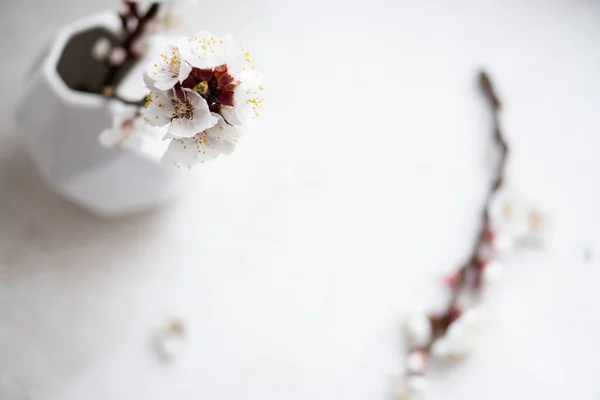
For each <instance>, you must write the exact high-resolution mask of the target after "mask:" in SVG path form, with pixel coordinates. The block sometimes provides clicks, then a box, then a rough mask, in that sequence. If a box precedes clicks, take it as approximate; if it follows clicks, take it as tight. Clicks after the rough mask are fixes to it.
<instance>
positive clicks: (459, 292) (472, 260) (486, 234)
mask: <svg viewBox="0 0 600 400" xmlns="http://www.w3.org/2000/svg"><path fill="white" fill-rule="evenodd" d="M478 83H479V87H480V88H481V90H482V91H483V94H484V96H485V99H486V102H487V103H488V105H489V107H490V109H491V112H492V122H493V138H494V143H495V144H496V146H497V147H498V150H499V152H500V160H499V162H498V165H497V167H496V170H495V173H494V175H493V178H492V184H491V185H490V190H489V192H488V194H487V196H486V198H485V202H484V206H483V210H482V215H481V226H480V227H479V231H478V234H477V237H476V240H475V244H474V246H473V250H472V251H471V253H470V255H469V256H468V257H467V260H466V262H465V264H464V265H463V266H461V267H460V268H459V270H458V271H456V273H455V275H454V276H455V277H456V280H455V282H454V283H453V285H452V293H451V296H450V299H449V300H448V303H447V306H446V308H445V309H444V311H443V312H442V314H440V315H436V316H435V317H431V318H430V320H431V324H432V328H433V330H432V332H433V333H432V336H431V338H430V340H429V342H428V343H427V344H426V345H425V346H424V347H422V348H418V349H412V350H411V351H415V350H419V351H423V352H424V353H425V354H427V355H430V353H431V349H432V347H433V345H434V343H435V342H436V341H437V340H438V339H440V338H441V337H442V336H444V335H445V334H446V332H447V330H448V328H449V326H450V324H452V322H453V321H454V320H456V319H457V318H458V317H459V316H460V312H461V311H460V307H459V302H460V299H461V297H462V296H463V295H465V294H466V293H467V292H469V291H477V290H479V283H478V282H479V280H480V279H481V267H482V262H485V260H481V258H480V257H481V253H482V250H483V249H484V247H485V246H488V245H489V244H490V241H491V236H492V235H493V231H492V227H491V223H490V215H489V208H490V205H491V203H492V201H493V199H494V196H495V195H496V193H497V192H498V191H499V190H500V189H501V188H502V185H503V183H504V179H505V174H506V165H507V159H508V153H509V147H508V144H507V142H506V139H505V137H504V133H503V131H502V128H501V126H500V118H499V116H500V110H501V102H500V100H499V97H498V95H497V93H496V91H495V89H494V87H493V85H492V81H491V79H490V77H489V75H488V74H487V73H486V72H485V71H481V72H479V76H478ZM474 276H475V278H476V279H473V277H474Z"/></svg>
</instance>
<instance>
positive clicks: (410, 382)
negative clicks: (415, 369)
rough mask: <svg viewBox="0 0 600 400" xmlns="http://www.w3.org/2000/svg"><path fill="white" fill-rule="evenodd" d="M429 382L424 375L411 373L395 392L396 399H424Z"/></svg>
mask: <svg viewBox="0 0 600 400" xmlns="http://www.w3.org/2000/svg"><path fill="white" fill-rule="evenodd" d="M428 389H429V383H428V382H427V380H426V379H425V377H424V376H421V375H410V376H408V377H407V378H406V381H405V382H403V383H402V384H401V386H400V387H399V388H398V389H397V390H396V392H395V393H394V400H424V399H425V398H426V396H427V391H428Z"/></svg>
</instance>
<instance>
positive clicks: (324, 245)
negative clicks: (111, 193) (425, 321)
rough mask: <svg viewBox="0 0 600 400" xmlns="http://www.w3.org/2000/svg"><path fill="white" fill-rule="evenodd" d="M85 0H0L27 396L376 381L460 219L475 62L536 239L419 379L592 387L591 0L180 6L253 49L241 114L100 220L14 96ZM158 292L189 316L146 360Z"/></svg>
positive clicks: (595, 19)
mask: <svg viewBox="0 0 600 400" xmlns="http://www.w3.org/2000/svg"><path fill="white" fill-rule="evenodd" d="M103 3H105V2H103V1H101V0H95V1H86V2H75V1H68V0H60V1H58V0H57V1H53V2H46V1H41V0H37V1H28V2H11V3H10V4H6V5H3V7H4V10H3V14H2V16H0V22H1V23H0V37H1V38H2V39H1V40H0V50H1V54H3V58H2V62H0V72H1V75H0V76H1V78H0V82H1V83H2V102H1V104H2V109H3V113H2V117H0V193H1V195H0V377H3V379H4V381H7V382H8V381H11V382H13V385H14V386H17V387H20V388H22V389H24V390H25V391H27V392H28V393H29V397H30V398H31V399H32V400H81V399H85V400H106V399H111V400H131V399H143V400H168V399H169V400H170V399H211V400H219V399H223V400H230V399H245V400H281V399H285V400H307V399H314V400H316V399H319V400H330V399H344V400H365V399H370V400H376V399H386V398H388V397H386V396H387V392H388V391H389V387H390V383H391V382H392V381H393V379H394V377H397V376H400V375H401V374H402V371H403V367H404V359H403V353H404V351H405V347H404V346H405V345H404V343H403V341H402V335H401V329H400V326H401V322H402V319H403V317H404V316H406V315H407V314H408V313H409V312H411V311H413V310H420V309H425V308H426V307H432V306H436V305H438V304H441V301H442V300H443V296H442V294H443V289H442V287H441V285H440V277H441V276H442V275H443V274H444V273H446V272H448V271H450V270H451V269H452V268H454V267H456V266H457V265H458V264H459V263H460V262H461V261H462V259H463V257H464V256H465V254H466V252H467V251H468V249H469V247H470V245H471V243H472V240H473V236H474V235H475V232H476V228H477V225H478V220H477V219H478V210H479V207H480V205H481V203H482V200H483V196H484V194H485V190H486V187H487V183H488V179H489V172H490V170H489V163H488V162H487V161H488V154H489V151H488V150H489V140H490V126H489V118H488V114H487V110H486V108H485V106H484V104H483V102H482V99H481V97H480V96H479V95H478V93H477V91H476V87H475V83H474V76H475V71H476V70H477V68H478V67H480V66H484V67H486V68H487V69H488V70H489V72H490V74H491V75H492V76H493V78H494V80H495V82H496V84H497V86H498V87H499V91H500V93H501V96H502V98H503V99H504V101H505V103H506V108H505V113H504V114H503V121H504V124H505V127H506V131H507V136H508V139H509V141H510V143H511V145H512V148H513V153H512V155H511V159H510V166H509V170H510V174H509V175H510V176H509V182H510V184H511V187H512V188H514V189H515V190H516V191H518V192H519V193H521V194H522V195H523V196H525V197H527V198H529V199H533V200H535V201H536V202H537V203H538V204H540V205H541V206H542V208H544V209H546V210H547V212H548V214H549V215H550V217H551V219H552V240H551V242H550V243H549V245H548V247H547V249H546V250H545V251H525V252H521V253H518V254H515V255H514V256H513V257H512V258H511V259H510V262H508V263H507V272H506V277H505V279H504V281H503V282H502V284H501V285H500V286H499V287H498V288H496V289H495V290H493V291H492V292H491V293H490V294H489V297H488V303H487V314H486V324H485V328H484V331H483V332H482V337H481V340H480V342H479V343H478V346H477V350H476V351H475V352H474V353H473V355H472V356H471V357H470V358H468V359H467V360H465V361H464V362H463V363H461V364H458V365H456V366H455V367H451V368H447V369H444V368H440V369H436V370H435V371H434V373H433V374H432V375H431V378H432V379H431V384H432V396H431V398H432V399H444V400H453V399H457V400H458V399H461V400H464V399H473V400H475V399H477V400H480V399H486V400H504V399H508V398H510V399H531V398H535V399H538V398H539V399H556V400H559V399H561V400H562V399H582V400H588V399H589V400H592V399H600V383H598V380H597V375H598V367H597V360H598V357H597V356H598V354H600V346H599V345H598V344H597V343H596V341H597V340H598V338H600V290H598V282H600V269H599V265H598V261H597V260H598V257H600V253H599V252H600V236H599V229H600V208H599V207H598V204H599V201H600V196H599V194H600V192H599V186H598V185H599V182H600V157H598V156H597V152H598V149H599V148H600V147H599V146H600V135H599V134H598V118H597V116H598V112H599V111H598V110H599V106H600V46H599V45H598V43H599V39H600V3H598V2H597V1H593V0H544V1H542V0H539V1H536V0H506V1H502V2H499V1H491V0H486V1H481V0H460V1H453V2H448V1H443V0H427V1H420V2H416V1H408V0H393V1H392V0H372V1H354V0H350V1H335V0H305V1H302V2H294V3H291V2H287V1H281V0H254V1H241V0H223V1H220V2H218V4H219V6H213V5H207V6H206V12H205V13H204V14H202V15H199V16H198V28H199V29H207V30H211V31H214V32H215V33H219V34H222V33H227V32H234V33H235V34H236V35H237V36H238V37H239V38H242V40H243V41H244V43H245V45H246V47H247V48H249V49H251V50H252V51H253V55H254V58H255V59H256V60H257V61H258V64H259V66H260V68H261V70H262V72H263V73H264V75H265V78H266V83H265V86H266V88H267V103H266V105H265V109H264V113H263V118H262V120H261V121H260V122H259V123H258V124H257V125H256V126H255V127H254V128H253V129H252V130H251V131H250V132H249V133H248V134H247V135H246V136H245V137H244V139H243V141H242V143H241V144H240V145H239V147H238V150H237V151H236V153H235V154H234V155H232V156H229V157H226V158H221V159H219V160H217V161H216V162H214V163H210V164H206V165H204V166H202V168H200V170H199V171H198V172H197V177H195V179H196V185H195V186H193V187H190V188H189V190H188V192H187V194H186V195H185V196H184V197H182V198H181V199H180V200H179V201H178V202H176V203H174V204H172V205H170V206H168V207H166V208H164V209H162V210H159V211H158V212H156V213H152V214H146V215H143V216H139V217H135V218H129V219H125V220H120V221H102V220H99V219H97V218H94V217H92V216H90V215H88V214H86V213H85V212H84V211H82V210H80V209H78V208H77V207H75V206H73V205H71V204H69V203H67V202H66V201H64V200H62V199H61V198H59V197H58V196H57V195H55V194H53V193H52V192H51V191H50V190H49V189H47V188H46V187H45V186H44V185H43V184H42V183H41V181H40V179H39V178H38V176H37V175H36V173H35V171H34V168H33V166H32V163H31V161H29V159H28V158H27V156H26V154H25V153H24V150H23V149H22V147H21V146H20V145H19V144H18V140H17V139H18V138H17V135H16V130H15V127H14V123H13V121H12V113H13V112H14V109H15V106H16V101H17V99H18V97H19V94H20V91H21V90H22V89H21V82H22V80H21V79H22V77H23V74H24V73H25V72H24V71H25V68H27V67H28V66H29V65H30V64H31V61H32V60H33V57H34V56H35V55H36V53H38V52H39V51H40V49H41V48H42V47H43V45H44V43H46V42H47V41H48V40H50V38H51V35H52V33H53V32H54V31H55V30H56V29H57V28H58V27H60V26H61V25H62V24H64V23H66V22H69V21H72V20H74V19H77V18H79V17H82V16H85V15H87V14H89V13H91V12H95V11H98V10H100V9H103V8H105V7H106V5H105V4H103ZM112 3H114V4H116V2H115V1H113V2H112ZM207 4H208V3H207ZM31 112H32V113H33V112H35V110H32V111H31ZM585 253H589V254H588V257H587V259H586V257H585ZM171 318H179V319H181V320H182V321H183V324H184V326H185V328H186V330H187V332H188V335H187V339H186V347H185V348H184V350H183V351H182V353H181V354H180V356H179V357H177V358H176V359H175V360H173V362H171V363H168V364H165V363H164V362H161V361H160V360H159V359H158V358H157V356H156V354H155V352H154V350H153V346H152V340H153V338H154V336H155V335H156V332H158V331H160V329H161V327H163V326H164V325H165V324H166V323H167V322H168V321H169V319H171ZM0 393H2V392H1V391H0ZM5 396H7V395H5ZM0 397H1V395H0ZM9 399H10V400H12V398H9ZM2 400H5V399H4V398H2Z"/></svg>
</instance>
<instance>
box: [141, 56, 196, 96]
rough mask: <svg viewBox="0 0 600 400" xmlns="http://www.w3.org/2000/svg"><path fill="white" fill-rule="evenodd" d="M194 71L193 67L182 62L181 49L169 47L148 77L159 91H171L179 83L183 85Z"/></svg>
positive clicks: (149, 71)
mask: <svg viewBox="0 0 600 400" xmlns="http://www.w3.org/2000/svg"><path fill="white" fill-rule="evenodd" d="M191 71H192V66H191V65H190V64H188V63H187V62H186V61H184V60H182V58H181V54H180V53H179V49H178V48H177V47H175V46H167V47H166V48H165V49H164V51H163V52H162V53H161V54H160V55H159V57H158V59H157V60H156V61H155V62H153V63H152V64H151V65H150V67H149V68H148V71H147V72H146V74H147V76H149V77H150V78H151V79H152V85H153V87H154V88H156V89H158V90H169V89H172V88H173V86H175V84H176V83H177V82H179V83H182V82H183V81H184V80H185V79H186V78H187V77H188V76H189V74H190V72H191Z"/></svg>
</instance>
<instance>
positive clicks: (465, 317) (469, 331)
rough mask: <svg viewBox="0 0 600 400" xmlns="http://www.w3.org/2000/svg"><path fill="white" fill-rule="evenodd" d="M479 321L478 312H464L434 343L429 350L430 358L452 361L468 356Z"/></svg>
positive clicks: (476, 333) (475, 310)
mask: <svg viewBox="0 0 600 400" xmlns="http://www.w3.org/2000/svg"><path fill="white" fill-rule="evenodd" d="M480 321H481V316H480V312H479V310H477V309H472V310H469V311H466V312H464V313H463V314H462V315H461V316H460V317H459V318H457V319H456V320H455V321H454V322H452V323H451V324H450V326H449V327H448V329H447V331H446V334H445V335H444V336H442V337H441V338H439V339H438V340H436V341H435V343H434V344H433V346H432V348H431V354H432V356H433V357H436V358H440V359H445V360H450V361H453V360H459V359H461V358H463V357H465V356H466V355H468V354H469V353H470V351H471V349H472V347H473V345H474V341H475V339H476V337H477V336H478V333H479V330H480V329H479V328H480Z"/></svg>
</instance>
